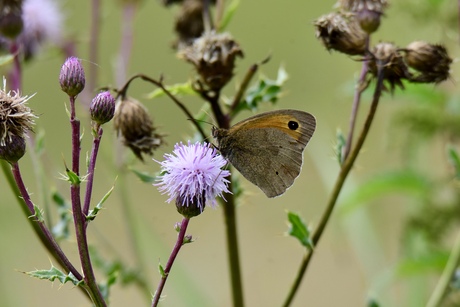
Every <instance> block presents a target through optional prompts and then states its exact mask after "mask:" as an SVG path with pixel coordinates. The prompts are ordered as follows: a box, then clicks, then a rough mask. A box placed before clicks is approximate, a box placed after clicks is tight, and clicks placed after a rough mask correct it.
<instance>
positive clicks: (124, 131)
mask: <svg viewBox="0 0 460 307" xmlns="http://www.w3.org/2000/svg"><path fill="white" fill-rule="evenodd" d="M113 121H114V127H115V130H116V131H117V135H119V136H121V139H122V142H123V144H124V145H125V146H128V147H129V148H130V149H131V150H132V151H133V153H134V154H135V155H136V157H137V158H139V160H141V161H143V158H142V153H145V154H149V155H152V154H153V151H154V150H155V149H157V148H158V147H159V146H160V145H161V144H162V143H163V138H162V136H161V135H159V134H157V133H155V130H156V129H155V127H154V126H153V122H152V119H151V118H150V116H149V113H148V111H147V109H146V108H145V107H144V105H143V104H142V103H140V102H139V101H137V100H135V99H133V98H130V97H125V98H123V99H120V100H119V102H118V103H117V106H116V108H115V115H114V120H113Z"/></svg>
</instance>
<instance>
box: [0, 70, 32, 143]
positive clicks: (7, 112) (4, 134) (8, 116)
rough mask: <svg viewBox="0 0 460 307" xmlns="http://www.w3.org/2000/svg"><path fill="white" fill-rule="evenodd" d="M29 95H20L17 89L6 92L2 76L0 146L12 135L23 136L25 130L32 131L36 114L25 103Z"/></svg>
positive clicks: (8, 141) (9, 140) (0, 91)
mask: <svg viewBox="0 0 460 307" xmlns="http://www.w3.org/2000/svg"><path fill="white" fill-rule="evenodd" d="M31 97H32V96H31ZM31 97H28V96H21V95H20V94H19V92H17V91H9V92H6V80H5V78H3V89H0V146H5V144H8V143H11V142H12V138H13V137H14V136H18V137H21V138H23V137H24V135H25V133H26V132H27V131H33V129H32V126H33V124H34V119H35V118H36V116H35V115H34V114H33V113H32V111H31V110H30V108H29V107H27V105H26V102H27V100H29V99H30V98H31Z"/></svg>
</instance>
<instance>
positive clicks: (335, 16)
mask: <svg viewBox="0 0 460 307" xmlns="http://www.w3.org/2000/svg"><path fill="white" fill-rule="evenodd" d="M314 26H315V28H316V38H318V39H319V40H320V41H321V42H322V43H323V45H324V46H325V47H326V49H327V50H331V49H333V50H337V51H339V52H342V53H345V54H348V55H363V54H364V53H365V52H366V33H365V32H364V31H363V30H362V29H361V27H360V26H359V24H358V23H357V21H356V19H355V18H354V16H353V15H351V14H343V13H330V14H328V15H324V16H322V17H320V18H318V19H317V20H316V21H315V22H314Z"/></svg>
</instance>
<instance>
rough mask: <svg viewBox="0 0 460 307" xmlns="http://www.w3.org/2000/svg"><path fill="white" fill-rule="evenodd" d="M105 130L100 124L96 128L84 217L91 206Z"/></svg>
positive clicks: (89, 166) (90, 159)
mask: <svg viewBox="0 0 460 307" xmlns="http://www.w3.org/2000/svg"><path fill="white" fill-rule="evenodd" d="M103 132H104V130H102V127H101V126H100V125H96V127H95V129H94V139H93V147H92V148H91V154H90V157H89V165H88V179H87V183H86V193H85V201H84V203H83V217H85V216H88V212H89V206H90V204H91V195H92V193H93V183H94V170H95V169H96V159H97V153H98V152H99V146H100V144H101V139H102V134H103ZM85 225H86V226H87V225H88V224H87V223H85Z"/></svg>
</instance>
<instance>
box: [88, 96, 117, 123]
mask: <svg viewBox="0 0 460 307" xmlns="http://www.w3.org/2000/svg"><path fill="white" fill-rule="evenodd" d="M89 111H90V113H91V119H92V120H93V121H95V122H96V123H98V124H99V125H102V124H105V123H106V122H108V121H110V120H112V118H113V115H114V113H115V99H114V98H113V97H112V95H111V94H110V92H109V91H105V92H100V93H99V94H97V96H96V97H94V99H93V101H91V105H90V107H89Z"/></svg>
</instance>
